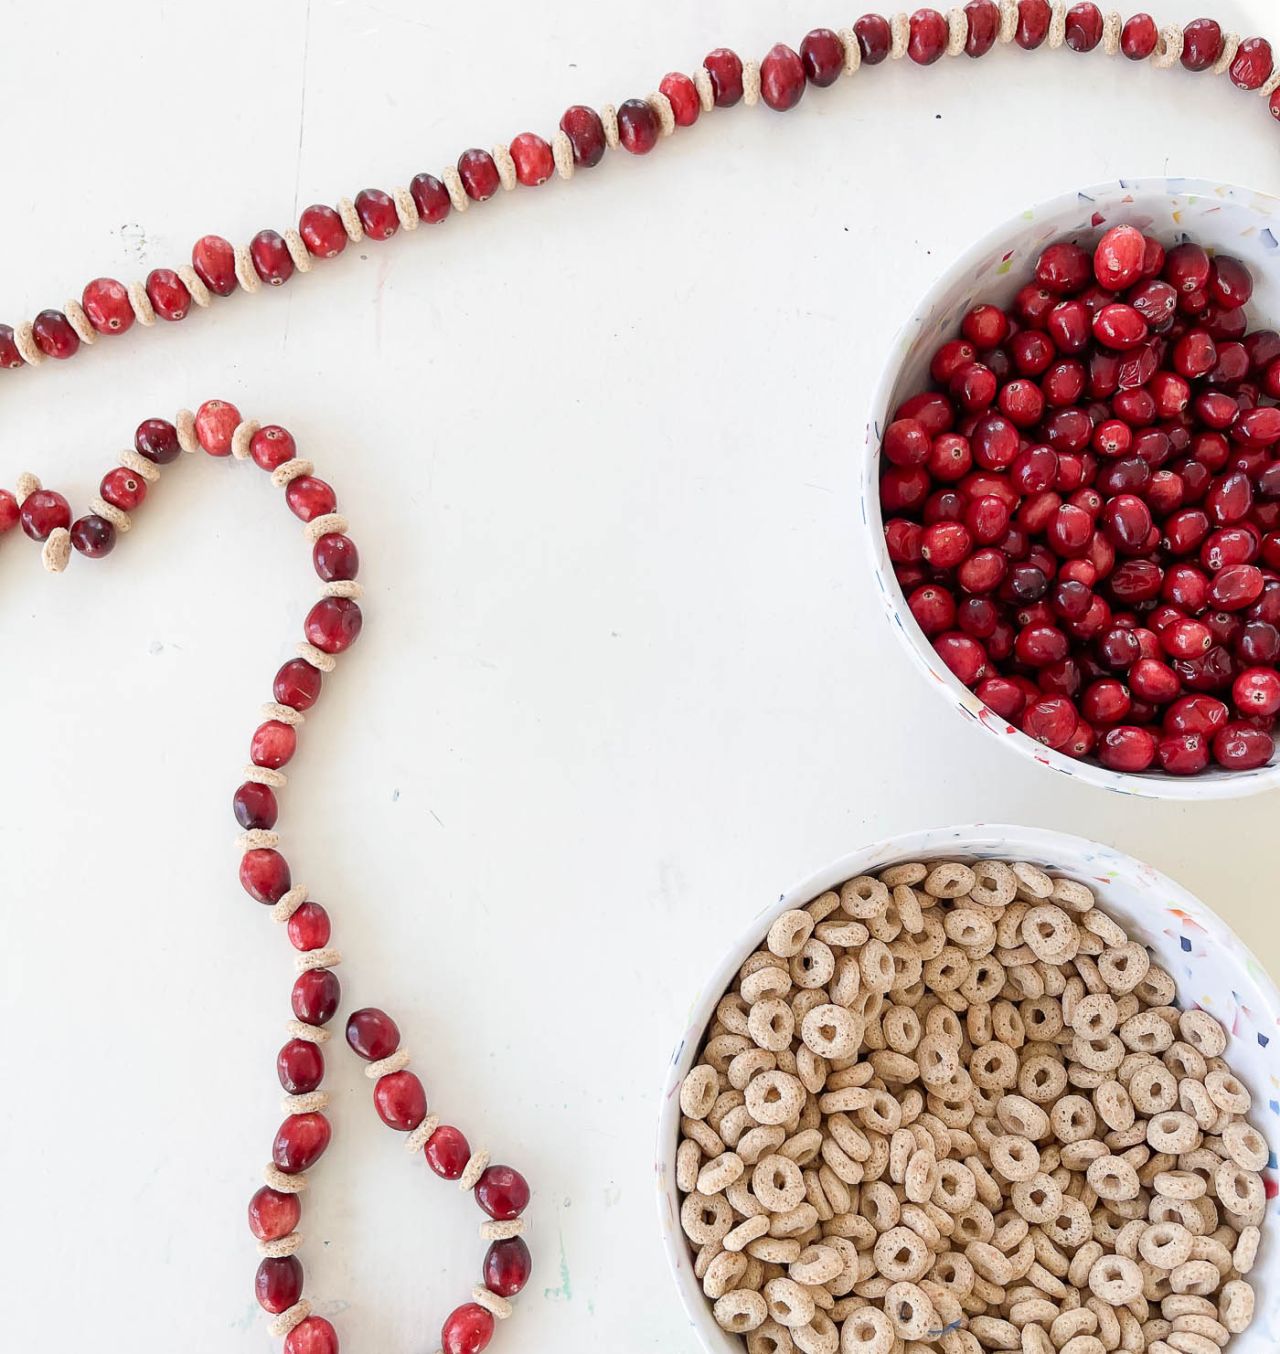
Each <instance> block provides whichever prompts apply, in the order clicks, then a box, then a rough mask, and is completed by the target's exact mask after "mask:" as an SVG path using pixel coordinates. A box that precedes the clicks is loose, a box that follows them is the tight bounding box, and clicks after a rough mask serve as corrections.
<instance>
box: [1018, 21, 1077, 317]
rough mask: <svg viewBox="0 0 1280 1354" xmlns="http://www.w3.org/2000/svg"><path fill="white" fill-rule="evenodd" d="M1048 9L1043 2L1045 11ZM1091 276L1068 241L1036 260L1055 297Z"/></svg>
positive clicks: (1043, 282) (1042, 282) (1069, 292)
mask: <svg viewBox="0 0 1280 1354" xmlns="http://www.w3.org/2000/svg"><path fill="white" fill-rule="evenodd" d="M1024 3H1025V0H1024ZM1048 8H1049V6H1048V4H1047V3H1046V4H1045V10H1046V11H1047V10H1048ZM1092 278H1093V260H1092V259H1091V258H1090V257H1089V255H1088V254H1087V253H1086V252H1085V251H1084V250H1083V249H1081V248H1080V246H1079V245H1078V244H1072V243H1071V242H1070V241H1066V240H1063V241H1060V242H1058V243H1057V244H1051V245H1049V246H1047V247H1046V248H1045V249H1044V250H1043V252H1042V253H1041V255H1040V257H1039V258H1038V259H1037V260H1036V281H1037V282H1038V283H1039V284H1040V285H1041V286H1042V287H1044V288H1045V290H1046V291H1050V292H1052V293H1053V294H1054V295H1056V296H1072V295H1074V294H1075V293H1077V292H1080V291H1083V290H1084V289H1085V287H1087V286H1088V285H1089V282H1090V281H1091V280H1092Z"/></svg>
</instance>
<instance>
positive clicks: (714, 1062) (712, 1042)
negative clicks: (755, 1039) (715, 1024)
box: [702, 1034, 751, 1072]
mask: <svg viewBox="0 0 1280 1354" xmlns="http://www.w3.org/2000/svg"><path fill="white" fill-rule="evenodd" d="M750 1047H751V1040H750V1039H748V1038H746V1037H745V1036H743V1035H741V1034H718V1035H716V1037H715V1038H714V1039H708V1040H707V1046H706V1048H704V1049H703V1050H702V1057H703V1059H704V1061H706V1062H707V1063H708V1064H710V1066H711V1067H712V1068H713V1069H714V1070H715V1071H717V1072H727V1071H728V1070H729V1064H730V1063H731V1062H732V1061H733V1060H734V1058H736V1057H737V1056H738V1054H739V1053H745V1052H746V1051H747V1049H749V1048H750Z"/></svg>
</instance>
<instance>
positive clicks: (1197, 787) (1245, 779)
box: [862, 179, 1280, 799]
mask: <svg viewBox="0 0 1280 1354" xmlns="http://www.w3.org/2000/svg"><path fill="white" fill-rule="evenodd" d="M1117 225H1133V226H1137V227H1138V228H1139V229H1141V230H1143V231H1146V232H1148V233H1150V234H1153V235H1155V236H1156V237H1157V238H1158V239H1159V240H1161V241H1162V242H1163V243H1164V244H1165V245H1166V246H1168V245H1170V244H1175V243H1177V242H1179V241H1180V240H1183V239H1193V240H1195V241H1197V242H1198V243H1200V244H1202V245H1204V246H1205V247H1206V248H1207V249H1209V250H1210V251H1211V252H1218V253H1229V254H1234V255H1235V256H1236V257H1237V258H1239V259H1241V260H1243V261H1244V262H1245V263H1246V264H1247V265H1248V266H1249V267H1250V269H1252V271H1253V275H1254V282H1255V288H1254V295H1253V299H1252V301H1251V302H1250V305H1249V308H1248V310H1249V317H1250V321H1251V327H1257V326H1260V325H1261V324H1263V323H1269V322H1273V321H1276V320H1280V268H1277V264H1278V263H1280V252H1278V251H1280V199H1278V198H1274V197H1270V196H1268V195H1266V194H1264V193H1256V192H1253V191H1251V190H1248V189H1243V188H1232V187H1224V186H1216V185H1213V184H1209V183H1206V182H1202V181H1199V180H1190V179H1148V180H1122V181H1121V182H1119V183H1112V184H1104V185H1102V186H1100V187H1097V188H1091V189H1088V190H1087V191H1084V192H1080V193H1071V194H1068V195H1066V196H1063V197H1061V198H1057V199H1055V200H1054V201H1053V202H1050V203H1047V204H1045V205H1044V206H1041V207H1036V208H1034V209H1032V210H1030V211H1027V212H1024V213H1023V214H1022V215H1021V216H1019V217H1018V218H1017V219H1016V220H1014V221H1011V222H1009V223H1008V224H1007V225H1005V226H1002V227H1000V228H999V229H998V230H996V231H995V232H993V233H992V234H991V235H989V236H987V238H986V239H984V240H982V241H980V242H979V243H978V244H977V245H975V246H974V247H973V248H972V249H971V250H970V251H969V252H968V253H967V254H965V255H964V256H963V257H962V258H960V259H959V260H958V261H957V262H956V263H955V264H954V265H953V266H952V268H951V269H950V270H949V271H948V272H947V273H945V274H944V275H943V276H942V278H941V279H939V281H938V283H937V284H936V285H935V286H934V287H933V288H932V289H931V290H930V292H929V293H928V295H927V296H926V297H925V299H924V301H923V303H922V304H921V306H920V307H919V308H918V310H917V311H916V313H915V314H914V315H913V316H912V317H911V319H910V320H909V321H908V322H907V324H906V325H905V326H904V328H903V330H902V331H901V333H900V334H899V336H898V340H897V342H896V343H895V345H894V348H893V350H892V352H891V354H890V356H889V359H888V362H887V364H886V367H885V370H884V372H883V374H882V376H881V380H880V383H879V385H878V386H877V389H876V393H875V396H874V398H873V401H872V407H871V416H870V420H869V423H868V428H867V455H866V458H865V461H864V479H863V486H862V487H863V527H864V529H865V533H866V537H867V540H868V543H869V545H870V548H871V552H872V560H873V566H874V569H875V575H876V581H877V585H878V588H879V591H880V595H881V599H882V601H883V603H884V605H885V608H886V610H887V612H888V614H889V617H890V620H891V622H892V624H893V628H894V630H895V631H896V632H897V634H898V635H899V637H900V638H901V639H902V641H903V642H904V643H905V644H906V646H907V648H908V650H909V651H910V653H911V654H912V656H913V657H914V658H915V660H916V661H917V663H918V664H919V665H920V666H921V667H922V668H923V670H924V672H925V673H926V675H927V676H928V678H929V681H930V685H931V686H933V687H934V688H935V689H936V690H937V691H938V692H939V693H940V694H942V695H943V696H945V697H946V698H947V699H949V700H950V701H951V702H952V703H953V704H955V705H956V706H957V707H958V708H959V709H960V710H961V711H962V712H963V713H964V714H965V715H966V716H968V717H969V718H971V719H973V720H975V721H976V722H977V723H978V724H979V726H980V727H981V728H983V729H985V730H987V731H988V732H989V733H992V734H995V735H996V736H998V737H999V738H1000V740H1001V741H1002V742H1003V743H1005V744H1006V745H1007V746H1010V747H1012V748H1014V749H1015V750H1017V751H1018V752H1021V753H1022V754H1023V755H1024V756H1028V757H1032V758H1034V759H1035V760H1036V761H1037V762H1039V763H1041V764H1042V765H1044V766H1048V767H1051V768H1053V769H1054V770H1057V771H1061V772H1064V773H1065V774H1069V775H1073V776H1077V777H1080V778H1082V779H1084V780H1087V781H1090V782H1092V783H1093V784H1095V785H1101V786H1104V787H1105V788H1107V789H1111V790H1117V791H1120V792H1122V793H1127V794H1138V795H1149V796H1153V797H1160V798H1176V799H1201V798H1210V797H1219V796H1221V797H1235V796H1240V795H1245V794H1251V793H1254V792H1256V791H1259V790H1263V789H1266V788H1268V787H1269V786H1272V785H1276V784H1280V762H1273V763H1272V764H1271V765H1269V766H1265V767H1259V768H1257V769H1256V770H1254V771H1224V770H1222V769H1221V768H1218V767H1211V768H1210V769H1208V770H1206V771H1205V772H1203V773H1202V774H1201V775H1199V776H1194V777H1191V778H1189V779H1179V778H1178V777H1176V776H1168V775H1165V774H1164V773H1163V772H1145V773H1142V774H1138V775H1134V774H1124V773H1120V772H1115V771H1108V770H1107V769H1106V768H1105V767H1102V766H1100V765H1098V764H1097V763H1094V762H1082V761H1077V760H1075V759H1074V758H1071V757H1066V756H1064V755H1063V754H1062V753H1059V752H1054V751H1052V750H1050V749H1049V748H1045V747H1043V746H1041V745H1040V744H1039V743H1036V742H1034V741H1033V740H1032V739H1030V738H1028V737H1027V736H1026V735H1025V734H1023V733H1022V732H1021V730H1019V729H1015V728H1014V727H1013V726H1012V725H1010V724H1008V723H1007V722H1006V721H1004V720H1003V719H1001V718H1000V717H999V716H998V715H997V714H996V713H995V712H994V711H993V710H990V709H988V708H987V707H986V706H985V705H984V704H983V703H982V702H981V701H980V700H979V699H978V698H977V697H976V696H975V695H974V694H973V692H972V691H970V690H968V689H967V688H966V687H965V686H964V685H963V684H962V683H960V682H959V681H958V680H957V679H956V678H955V677H954V676H953V675H952V674H951V672H950V670H949V669H948V668H947V667H946V665H945V664H944V663H943V662H942V661H941V660H940V659H939V658H938V656H937V654H936V653H935V652H934V650H933V646H932V645H931V644H930V643H929V641H928V639H926V637H925V635H924V633H923V632H922V631H921V630H920V628H919V627H918V626H917V625H916V623H915V620H914V619H913V618H912V615H911V612H910V611H909V610H908V609H907V605H906V599H905V598H904V597H903V594H902V590H901V589H900V588H899V586H898V582H897V579H896V578H895V577H894V573H893V567H892V565H891V563H890V561H889V556H888V552H887V550H886V548H885V544H884V533H883V531H882V530H881V527H880V522H881V516H880V492H879V476H880V441H881V437H882V435H883V432H884V429H885V427H886V426H887V425H888V423H889V422H890V421H892V417H893V411H894V410H895V409H896V408H897V407H898V405H899V404H900V403H901V402H902V401H903V400H904V399H906V398H907V396H909V395H911V394H913V393H914V392H916V391H917V390H923V389H926V388H928V387H929V386H930V380H929V361H930V358H931V357H932V355H933V352H934V350H935V349H936V348H937V347H938V346H939V345H940V344H941V343H942V342H944V341H945V340H946V339H948V338H952V337H954V336H955V334H956V333H957V332H958V330H959V326H960V321H961V319H962V318H963V317H964V314H965V312H966V311H967V310H969V309H970V307H972V306H973V305H976V304H977V303H978V302H981V301H990V302H993V303H994V304H996V305H1001V306H1005V305H1007V304H1008V303H1009V302H1010V301H1011V300H1012V299H1013V297H1014V296H1015V295H1016V294H1017V292H1018V291H1019V290H1020V289H1021V287H1022V286H1024V285H1025V283H1026V281H1027V279H1028V278H1029V277H1030V276H1031V273H1032V269H1033V268H1034V265H1035V260H1036V257H1037V256H1038V255H1039V253H1040V251H1041V250H1042V249H1043V248H1044V247H1045V245H1047V244H1049V243H1050V242H1051V241H1054V240H1063V239H1070V240H1075V241H1076V242H1077V243H1080V244H1083V245H1085V246H1086V247H1088V246H1089V245H1090V244H1092V243H1094V242H1096V241H1097V239H1098V238H1099V237H1100V236H1101V235H1102V234H1103V233H1104V232H1105V231H1107V230H1109V229H1110V228H1111V227H1112V226H1117Z"/></svg>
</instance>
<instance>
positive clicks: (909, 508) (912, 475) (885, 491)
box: [880, 466, 929, 513]
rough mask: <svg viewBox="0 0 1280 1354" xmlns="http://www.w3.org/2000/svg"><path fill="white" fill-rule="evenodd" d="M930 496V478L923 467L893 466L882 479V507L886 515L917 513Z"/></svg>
mask: <svg viewBox="0 0 1280 1354" xmlns="http://www.w3.org/2000/svg"><path fill="white" fill-rule="evenodd" d="M928 496H929V476H928V473H927V472H926V471H925V470H924V469H923V468H922V467H921V466H911V467H902V466H893V467H891V468H890V469H889V470H886V471H885V473H884V474H883V475H882V476H881V477H880V506H881V507H882V508H883V509H884V511H885V512H886V513H899V512H916V511H918V510H919V509H920V508H921V507H922V506H923V505H924V501H925V499H926V498H927V497H928Z"/></svg>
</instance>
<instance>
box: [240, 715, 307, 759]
mask: <svg viewBox="0 0 1280 1354" xmlns="http://www.w3.org/2000/svg"><path fill="white" fill-rule="evenodd" d="M297 746H298V732H297V730H296V729H295V728H294V727H293V726H292V725H290V724H283V723H281V721H280V720H278V719H269V720H267V721H266V722H265V723H263V724H259V725H258V727H257V728H256V729H255V730H254V734H253V739H252V740H251V742H250V744H249V760H250V761H251V762H252V763H253V764H254V766H267V767H270V768H271V769H272V770H278V769H279V768H280V767H282V766H284V765H285V764H286V763H287V762H288V761H289V760H290V758H292V756H293V754H294V752H295V751H296V749H297Z"/></svg>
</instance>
